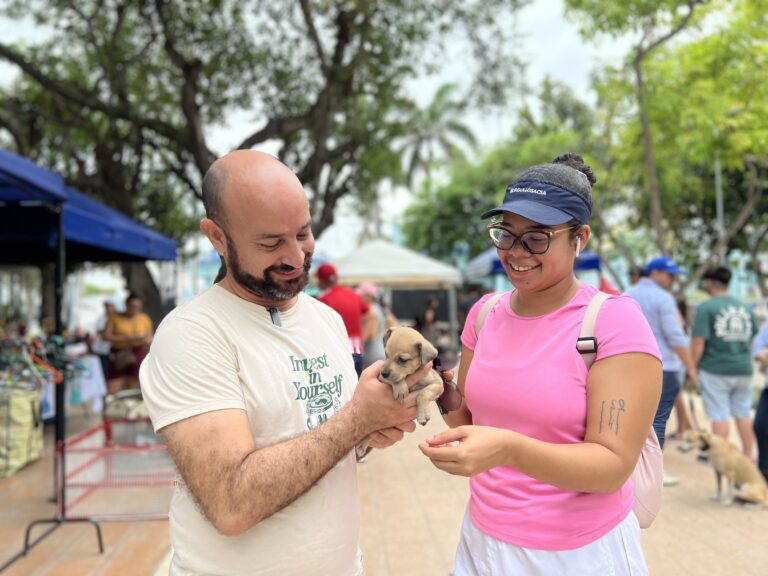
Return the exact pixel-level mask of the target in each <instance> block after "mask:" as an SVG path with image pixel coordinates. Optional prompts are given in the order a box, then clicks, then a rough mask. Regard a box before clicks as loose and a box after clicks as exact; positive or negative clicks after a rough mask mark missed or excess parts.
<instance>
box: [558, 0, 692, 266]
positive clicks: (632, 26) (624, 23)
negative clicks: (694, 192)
mask: <svg viewBox="0 0 768 576" xmlns="http://www.w3.org/2000/svg"><path fill="white" fill-rule="evenodd" d="M705 3H706V0H646V1H643V2H634V3H631V4H627V3H622V2H612V1H611V0H605V1H593V0H565V5H566V10H567V11H568V12H570V13H572V14H575V15H576V16H577V17H580V18H579V19H580V22H581V24H582V32H583V34H584V36H585V37H590V36H593V35H595V34H596V33H608V34H612V35H624V34H627V33H634V34H636V35H639V40H637V42H636V44H635V46H634V48H633V50H632V54H631V61H630V65H631V69H632V73H633V76H634V84H635V97H636V99H637V112H638V115H639V119H640V127H641V136H642V142H643V159H644V164H645V171H646V173H645V178H646V189H647V194H648V200H649V208H650V215H649V216H650V222H651V225H652V227H653V229H654V230H655V231H656V237H655V240H656V244H657V246H658V247H659V249H660V250H661V251H662V252H663V253H667V252H668V251H669V250H668V247H667V240H666V232H667V229H668V222H666V221H665V218H664V212H663V210H662V202H661V198H660V192H659V184H658V176H657V165H656V164H657V160H656V152H655V149H654V138H653V131H652V124H651V120H650V118H649V115H648V96H647V88H646V80H645V76H644V65H645V62H646V60H647V59H648V57H649V56H650V55H651V54H652V53H653V52H654V51H656V50H658V49H659V48H660V47H661V46H663V45H664V44H666V43H667V42H669V41H670V40H672V39H673V38H674V37H675V36H678V35H679V34H680V33H681V32H683V31H684V30H685V29H686V28H688V27H690V26H692V25H694V24H695V23H696V20H695V19H694V13H696V16H701V12H702V10H701V9H700V6H701V5H703V4H705Z"/></svg>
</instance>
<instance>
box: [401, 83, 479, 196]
mask: <svg viewBox="0 0 768 576" xmlns="http://www.w3.org/2000/svg"><path fill="white" fill-rule="evenodd" d="M457 89H458V86H457V85H456V84H453V83H448V84H443V85H441V86H440V87H439V88H438V89H437V92H436V93H435V96H434V98H433V99H432V102H430V104H429V105H428V106H427V107H426V108H419V107H417V106H413V107H412V108H411V109H409V110H408V112H407V115H406V118H405V122H404V126H405V130H406V136H405V138H404V142H403V145H402V148H401V154H402V155H403V157H404V158H405V162H406V166H407V169H406V173H405V181H406V183H407V184H408V185H409V186H410V185H411V184H413V178H414V175H415V173H416V172H417V171H419V170H422V171H423V172H424V173H425V174H426V176H427V178H429V177H430V174H431V170H432V168H433V167H434V166H435V163H436V161H438V160H443V161H444V160H458V159H461V158H464V156H465V155H464V152H463V150H462V148H461V147H460V146H459V145H458V144H457V141H458V142H462V143H464V144H468V145H469V146H470V148H474V147H475V146H476V145H477V140H476V139H475V135H474V134H473V133H472V130H471V129H470V128H469V127H468V126H467V125H466V124H464V123H462V121H463V120H464V115H465V112H466V109H467V103H466V101H465V100H461V99H457V98H456V97H455V94H456V91H457Z"/></svg>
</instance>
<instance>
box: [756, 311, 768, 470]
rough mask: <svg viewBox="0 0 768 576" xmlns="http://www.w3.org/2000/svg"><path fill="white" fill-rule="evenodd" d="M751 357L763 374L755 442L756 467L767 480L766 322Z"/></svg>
mask: <svg viewBox="0 0 768 576" xmlns="http://www.w3.org/2000/svg"><path fill="white" fill-rule="evenodd" d="M752 357H753V358H754V359H755V360H757V362H758V365H759V366H760V369H761V370H762V371H763V372H764V374H765V381H764V383H763V384H764V385H763V391H762V392H761V393H760V398H759V400H758V401H757V410H756V411H755V423H754V431H755V440H756V441H757V467H758V468H760V472H762V473H763V476H765V479H766V480H768V322H766V323H765V325H763V328H762V330H760V332H758V334H757V336H755V339H754V340H753V341H752Z"/></svg>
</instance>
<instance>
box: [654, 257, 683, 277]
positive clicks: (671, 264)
mask: <svg viewBox="0 0 768 576" xmlns="http://www.w3.org/2000/svg"><path fill="white" fill-rule="evenodd" d="M654 270H661V271H662V272H668V273H669V274H672V275H677V274H682V273H683V269H682V268H680V267H679V266H678V265H677V264H675V261H674V260H672V258H670V257H669V256H659V257H658V258H654V259H653V260H651V261H650V262H648V265H647V266H646V267H645V273H646V274H650V273H651V272H653V271H654Z"/></svg>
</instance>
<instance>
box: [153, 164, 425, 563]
mask: <svg viewBox="0 0 768 576" xmlns="http://www.w3.org/2000/svg"><path fill="white" fill-rule="evenodd" d="M203 203H204V205H205V211H206V216H207V217H206V218H205V219H204V220H203V221H202V222H201V224H200V228H201V230H202V231H203V233H204V234H205V235H206V236H207V237H208V239H209V240H210V242H211V243H212V244H213V246H214V247H215V248H216V250H217V251H218V252H219V254H220V255H221V257H222V260H223V261H224V262H225V264H226V275H225V276H224V278H223V279H222V280H221V281H220V282H219V283H218V284H215V285H214V286H212V287H211V288H209V289H208V290H206V291H205V292H203V293H202V294H200V295H199V296H197V297H196V298H195V299H193V300H192V301H191V302H189V303H187V304H185V305H182V306H180V307H178V308H177V309H176V310H174V311H173V312H172V313H171V314H169V315H168V317H167V318H166V319H165V320H164V321H163V322H162V324H161V325H160V326H159V328H158V330H157V334H156V336H155V340H154V343H153V345H152V349H151V351H150V354H149V356H148V357H147V360H146V361H145V362H144V363H143V364H142V367H141V386H142V390H143V392H144V398H145V401H146V404H147V407H148V408H149V413H150V416H151V418H152V423H153V425H154V427H155V429H156V430H157V431H158V432H159V433H160V434H161V435H162V436H163V438H164V439H165V441H166V442H167V445H168V450H169V452H170V454H171V457H172V458H173V461H174V463H175V464H176V467H177V468H178V472H179V475H180V484H179V489H177V490H176V492H175V494H174V496H173V501H172V503H171V511H170V519H171V542H172V545H173V549H174V557H173V561H172V565H171V574H172V575H177V574H178V575H185V576H186V575H197V574H206V575H209V574H238V575H244V574H280V575H281V576H289V575H292V574H296V575H298V574H301V575H307V574H323V575H329V576H337V575H338V576H353V575H357V574H362V573H363V569H362V563H361V555H360V551H359V548H358V527H359V503H358V496H357V483H356V476H355V474H356V471H355V466H356V464H355V457H354V447H355V445H356V444H357V443H359V442H360V441H361V440H362V439H363V438H366V437H369V438H370V443H371V445H372V446H375V447H378V448H383V447H386V446H388V445H391V444H393V443H394V442H396V441H398V440H399V439H400V438H402V436H403V432H404V431H412V430H413V428H414V424H413V419H414V418H415V417H416V410H415V408H414V407H413V406H412V405H410V406H404V405H402V404H400V403H399V402H397V401H395V399H394V397H393V394H392V389H391V387H389V386H387V385H385V384H382V383H381V382H379V381H378V379H377V376H378V373H379V370H380V367H381V363H377V364H376V365H374V366H371V368H369V369H368V370H366V371H364V372H363V374H362V376H361V378H360V380H359V382H358V381H357V377H356V374H355V368H354V365H353V362H352V355H351V351H350V348H349V339H348V338H347V333H346V330H345V328H344V324H343V322H342V321H341V318H340V317H339V316H338V314H337V313H336V312H334V311H333V310H331V309H330V308H329V307H327V306H325V305H324V304H322V303H320V302H318V301H317V300H315V299H314V298H311V297H309V296H307V295H306V294H304V293H303V292H302V290H303V288H304V287H305V286H306V285H307V282H308V280H309V268H310V264H311V261H312V251H313V249H314V243H315V240H314V237H313V236H312V229H311V219H310V214H309V207H308V204H307V198H306V196H305V194H304V190H303V188H302V186H301V183H300V182H299V180H298V179H297V178H296V176H295V175H294V174H293V172H291V170H289V169H288V168H287V167H286V166H285V165H284V164H282V163H281V162H279V161H278V160H276V159H275V158H273V157H272V156H269V155H267V154H263V153H260V152H255V151H238V152H233V153H231V154H228V155H227V156H224V157H222V158H220V159H219V160H217V161H216V162H215V163H214V164H213V165H212V166H211V168H210V170H209V171H208V173H207V174H206V176H205V178H204V181H203ZM425 372H426V370H423V371H422V372H421V373H420V374H416V375H414V377H413V380H414V382H415V381H416V380H418V379H419V378H421V377H422V376H423V375H424V373H425ZM411 404H412V403H411Z"/></svg>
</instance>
